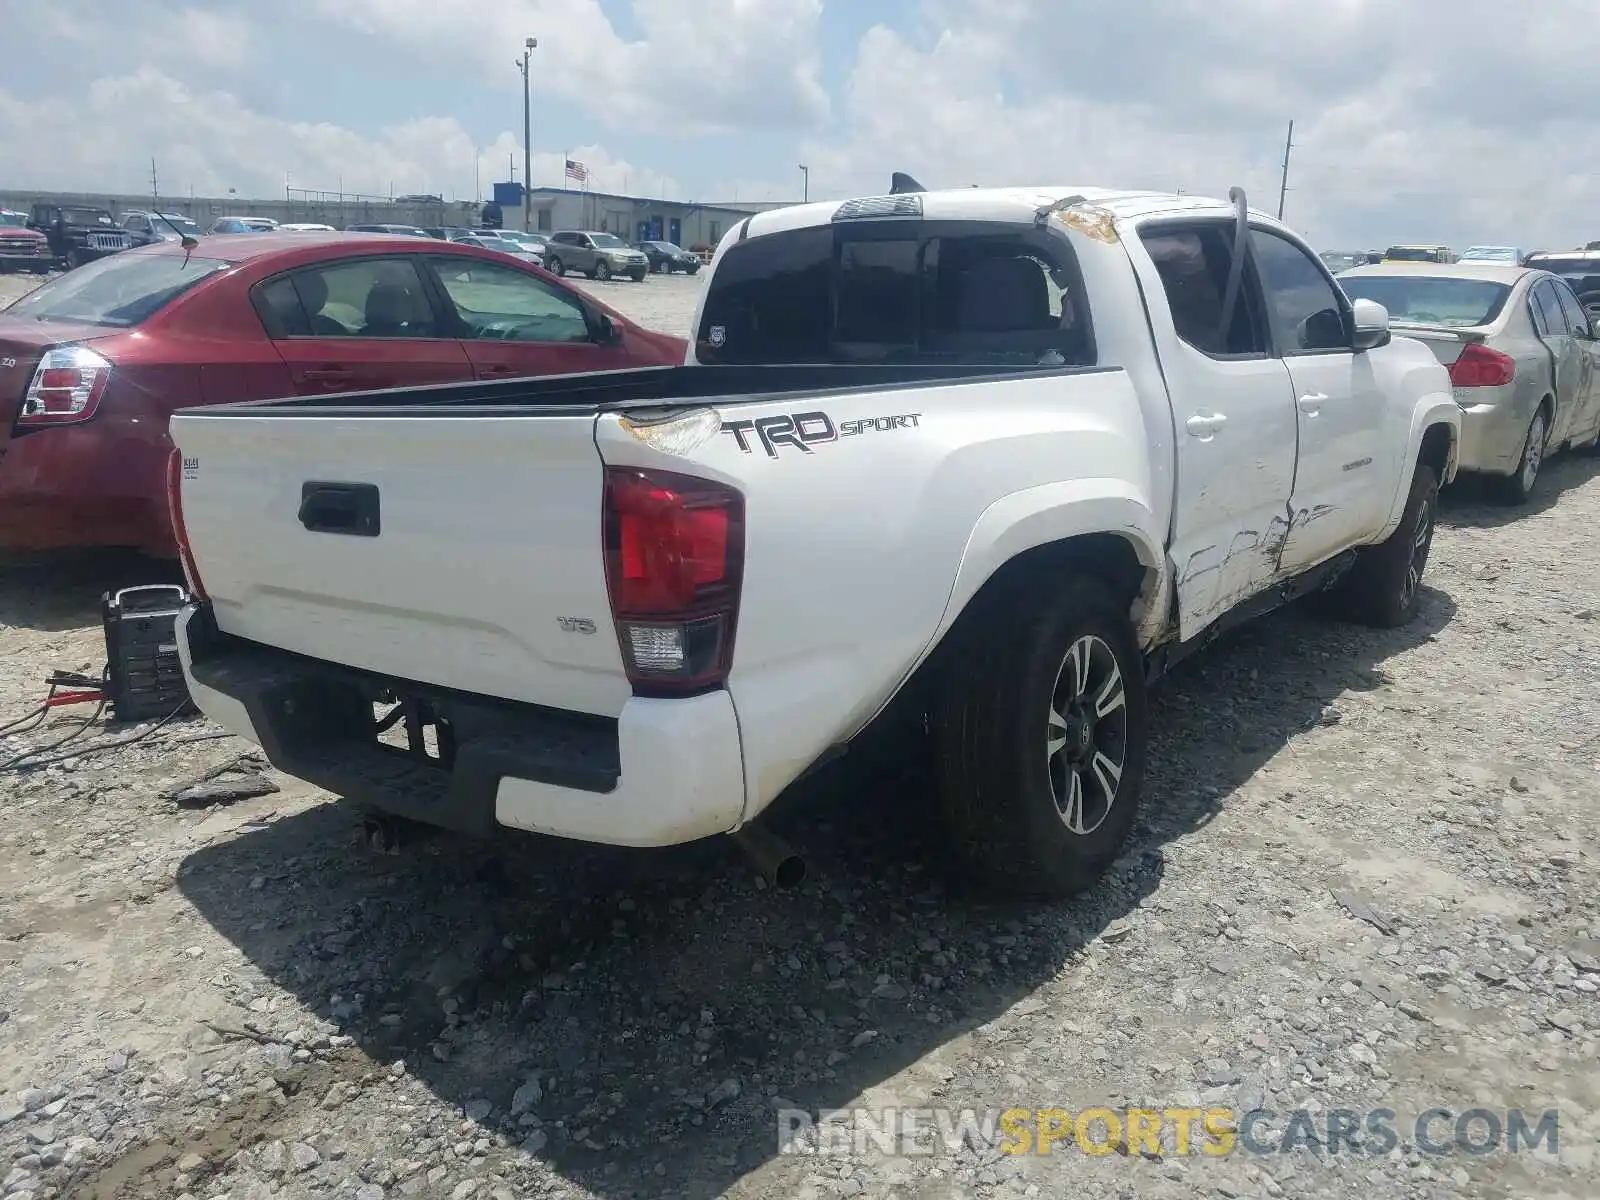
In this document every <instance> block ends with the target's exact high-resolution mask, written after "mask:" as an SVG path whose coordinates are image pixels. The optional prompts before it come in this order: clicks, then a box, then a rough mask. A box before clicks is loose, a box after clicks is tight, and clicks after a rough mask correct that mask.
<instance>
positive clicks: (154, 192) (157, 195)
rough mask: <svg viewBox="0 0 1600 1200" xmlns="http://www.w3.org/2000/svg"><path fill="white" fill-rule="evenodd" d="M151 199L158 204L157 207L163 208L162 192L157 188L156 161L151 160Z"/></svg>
mask: <svg viewBox="0 0 1600 1200" xmlns="http://www.w3.org/2000/svg"><path fill="white" fill-rule="evenodd" d="M150 199H152V200H154V201H155V202H156V207H157V208H160V207H161V192H160V190H159V189H158V188H157V187H156V160H155V159H153V158H152V159H151V160H150Z"/></svg>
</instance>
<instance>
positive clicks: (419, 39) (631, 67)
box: [309, 0, 828, 135]
mask: <svg viewBox="0 0 1600 1200" xmlns="http://www.w3.org/2000/svg"><path fill="white" fill-rule="evenodd" d="M309 3H311V4H312V6H313V10H314V11H315V12H316V14H317V15H318V16H320V17H321V18H322V19H324V20H327V21H331V22H336V23H341V24H346V25H349V26H352V27H354V28H357V29H360V30H362V31H364V32H366V33H369V34H372V35H375V36H380V37H383V38H386V39H388V40H390V41H392V42H395V43H398V44H401V45H404V46H408V47H410V48H412V49H414V50H425V51H426V52H427V53H428V54H429V55H430V56H431V58H432V59H433V61H435V62H438V63H443V64H453V65H462V64H471V65H472V66H474V67H481V68H484V69H487V70H488V71H490V72H491V74H490V75H489V76H488V78H491V79H493V78H497V77H500V76H503V77H504V79H505V83H506V86H507V87H508V88H509V87H511V86H514V85H517V81H518V79H519V78H520V76H518V75H517V74H516V73H515V71H514V69H513V66H512V59H513V57H514V55H515V52H516V50H517V48H519V47H520V46H521V45H522V42H523V39H524V38H525V37H527V36H530V35H531V36H536V37H537V38H538V40H539V46H538V49H536V50H535V51H534V56H533V63H532V71H531V78H532V82H533V85H534V87H535V88H537V89H539V90H540V91H544V92H550V93H554V94H557V95H562V96H565V97H568V98H571V99H575V100H578V101H580V102H582V103H583V104H585V105H586V106H588V107H589V108H590V109H591V111H592V112H593V113H594V114H595V115H596V116H597V117H599V118H600V119H601V120H603V121H605V122H606V123H607V124H609V125H610V126H611V127H613V128H618V129H626V128H630V127H634V126H636V125H637V124H638V123H639V122H641V121H647V122H650V123H652V125H653V124H656V123H666V124H668V125H669V126H670V128H671V129H672V131H673V132H674V133H676V134H679V135H683V134H690V133H693V134H703V133H709V132H718V131H728V130H733V129H744V130H748V129H784V128H793V127H799V126H803V125H809V124H813V123H815V122H817V121H819V120H821V119H823V118H824V117H826V115H827V113H828V97H827V93H826V92H825V91H824V89H823V87H822V84H821V83H820V81H819V79H818V75H819V71H820V59H819V55H818V51H817V24H818V19H819V17H820V16H821V13H822V0H634V3H633V16H634V20H635V21H636V23H637V24H638V26H639V29H640V32H641V36H640V37H639V38H637V39H634V40H629V39H626V38H624V37H623V36H622V35H621V34H620V33H619V32H618V31H617V29H616V27H615V26H614V25H613V24H612V22H611V20H610V19H609V18H608V17H607V16H606V15H605V13H604V12H603V11H602V9H601V7H600V4H599V0H510V2H508V3H502V4H495V5H492V6H489V7H487V8H484V9H482V10H479V11H476V12H474V13H472V14H471V16H470V17H464V16H463V14H462V12H461V11H460V10H459V9H457V8H454V7H452V6H450V5H447V4H440V3H438V0H309Z"/></svg>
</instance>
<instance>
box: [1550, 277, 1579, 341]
mask: <svg viewBox="0 0 1600 1200" xmlns="http://www.w3.org/2000/svg"><path fill="white" fill-rule="evenodd" d="M1550 287H1551V289H1552V290H1553V291H1554V292H1555V294H1556V299H1557V300H1559V301H1560V302H1561V311H1562V313H1563V314H1565V316H1566V327H1567V328H1568V329H1570V330H1571V331H1572V332H1573V333H1575V334H1578V335H1579V336H1580V337H1582V336H1586V335H1587V334H1588V332H1589V318H1588V317H1586V316H1585V315H1584V313H1583V305H1581V304H1579V303H1578V298H1577V297H1576V296H1574V295H1573V294H1572V289H1571V288H1569V287H1568V286H1567V285H1566V284H1564V283H1555V282H1552V283H1551V284H1550Z"/></svg>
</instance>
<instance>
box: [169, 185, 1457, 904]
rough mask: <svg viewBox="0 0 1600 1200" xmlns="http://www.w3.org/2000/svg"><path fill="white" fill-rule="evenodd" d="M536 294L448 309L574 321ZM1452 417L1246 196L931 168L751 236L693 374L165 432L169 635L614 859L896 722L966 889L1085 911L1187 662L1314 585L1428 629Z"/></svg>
mask: <svg viewBox="0 0 1600 1200" xmlns="http://www.w3.org/2000/svg"><path fill="white" fill-rule="evenodd" d="M404 255H405V250H404V248H403V247H394V248H390V247H382V248H380V247H376V246H375V247H374V256H375V257H384V256H395V257H404ZM536 300H537V298H536V297H529V296H523V295H512V294H501V293H499V292H497V291H495V290H494V289H485V290H484V292H483V295H482V300H481V303H482V305H483V307H484V309H485V311H484V312H482V313H472V314H462V316H463V317H464V318H465V323H466V325H467V327H468V328H469V329H482V330H483V331H485V333H484V336H496V337H505V338H517V339H521V338H528V339H538V338H541V337H571V336H572V328H571V323H570V322H563V321H555V322H551V321H548V320H546V319H544V315H543V313H544V310H541V309H540V307H539V304H538V303H536V302H535V301H536ZM419 302H420V303H424V304H428V303H432V304H439V303H442V300H441V299H440V297H439V296H437V295H430V296H427V297H421V298H419ZM552 303H554V301H552ZM551 311H553V310H551ZM480 318H481V319H480ZM587 318H588V330H587V336H588V337H590V338H592V339H596V340H600V341H609V340H614V339H615V338H617V337H619V336H626V335H625V334H622V333H619V332H618V331H617V330H616V329H615V328H614V327H612V326H611V324H610V323H609V322H608V321H607V320H606V319H605V318H604V317H603V316H602V315H601V314H600V313H599V312H598V310H596V311H595V312H592V313H589V314H587ZM1459 412H1460V410H1459V408H1458V407H1457V405H1456V402H1455V400H1454V397H1453V395H1452V392H1451V385H1450V380H1449V378H1448V376H1447V375H1446V373H1445V369H1444V368H1443V367H1441V366H1440V365H1439V363H1438V361H1437V359H1436V358H1435V357H1434V355H1433V353H1432V352H1431V351H1430V350H1429V349H1428V348H1427V347H1425V346H1423V345H1421V344H1420V343H1418V342H1414V341H1411V340H1408V339H1406V338H1402V337H1392V336H1391V335H1390V332H1389V328H1388V316H1387V314H1386V313H1385V311H1384V310H1383V309H1382V308H1381V307H1380V306H1378V305H1376V304H1373V303H1371V302H1365V301H1358V302H1356V303H1354V304H1352V303H1350V302H1349V301H1348V300H1347V298H1346V297H1345V295H1344V293H1343V292H1342V291H1341V290H1340V288H1339V286H1338V285H1337V284H1336V283H1335V282H1334V280H1333V279H1332V278H1331V277H1330V275H1329V274H1328V272H1327V270H1326V269H1325V268H1324V267H1323V265H1322V263H1321V261H1320V260H1319V259H1318V257H1317V255H1316V254H1315V253H1313V252H1312V251H1311V250H1310V249H1309V248H1308V247H1307V246H1306V245H1305V243H1304V242H1302V241H1301V240H1300V239H1299V238H1298V237H1297V236H1296V235H1295V234H1294V233H1293V232H1291V231H1290V230H1289V229H1287V228H1286V227H1284V226H1283V225H1281V224H1280V223H1278V222H1276V221H1274V220H1272V219H1271V218H1269V217H1267V216H1264V215H1262V214H1260V213H1257V212H1254V211H1252V210H1250V209H1249V208H1248V207H1247V206H1246V204H1245V202H1244V197H1243V196H1242V194H1240V193H1238V192H1237V191H1236V192H1234V193H1233V194H1232V201H1231V203H1230V202H1220V201H1214V200H1205V199H1201V198H1197V197H1193V196H1165V195H1157V194H1149V193H1130V192H1117V191H1108V190H1103V189H1087V188H1039V189H1007V190H989V189H965V190H961V191H948V192H937V191H935V192H928V191H922V190H920V189H919V188H917V186H916V185H915V183H914V181H907V180H905V179H904V177H901V178H900V181H899V183H898V184H897V187H896V190H894V191H893V192H891V194H889V195H887V196H881V197H873V198H867V199H859V200H852V201H848V202H845V203H837V202H830V203H818V204H809V205H801V206H798V207H793V208H786V209H779V210H775V211H771V212H765V213H761V214H758V215H756V216H753V217H750V218H749V219H747V220H745V221H744V222H743V223H742V224H740V225H738V226H737V227H736V228H734V229H733V230H731V231H730V232H729V233H728V235H727V236H726V237H725V238H723V240H722V244H721V245H720V246H719V248H718V250H717V253H716V257H715V258H714V259H713V261H712V264H711V271H710V278H709V280H708V283H707V286H706V289H705V292H704V294H703V297H702V300H701V303H700V308H699V311H698V312H697V313H696V315H695V328H694V330H693V334H692V340H691V348H690V351H689V361H688V362H687V363H686V364H685V365H683V366H681V367H670V368H651V369H643V370H629V371H618V372H610V373H603V374H583V375H569V376H559V377H548V378H541V379H516V380H498V381H493V382H490V381H484V382H479V383H466V384H449V385H442V386H428V387H415V388H403V389H397V390H392V391H382V392H368V393H359V394H345V395H330V396H320V395H319V396H303V397H297V398H291V399H285V400H276V401H267V402H261V403H251V404H240V405H231V406H221V407H215V408H205V409H198V410H191V411H188V412H184V413H181V414H179V415H178V416H177V417H176V419H175V420H174V421H173V423H172V436H173V439H174V441H175V442H176V446H177V448H176V450H175V452H174V455H173V467H172V477H171V483H172V493H173V516H174V522H175V525H176V529H177V533H178V537H179V542H180V545H181V548H182V554H183V558H184V560H185V567H186V570H187V572H188V575H189V583H190V590H191V592H192V594H193V605H192V607H191V608H190V609H189V611H188V612H187V614H186V616H185V617H184V619H183V622H182V624H181V631H182V636H181V639H180V643H181V644H180V652H181V656H182V659H183V664H184V668H185V670H186V671H187V673H188V680H189V685H190V688H191V691H192V693H193V696H194V699H195V700H196V701H197V702H198V704H199V706H200V708H201V709H203V710H204V711H205V712H206V713H207V714H208V715H209V716H211V717H212V718H213V719H215V720H216V721H218V722H220V723H221V724H222V725H224V726H225V727H227V728H228V729H230V730H232V731H234V732H235V733H237V734H239V735H240V736H242V737H245V738H248V739H250V740H252V741H254V742H257V743H259V744H260V745H261V746H262V747H263V748H264V750H265V751H266V753H267V755H268V757H269V758H270V759H271V761H272V762H273V763H274V764H275V765H276V766H278V767H279V768H281V769H282V770H284V771H286V772H288V773H290V774H293V775H296V776H299V777H301V778H303V779H306V780H309V781H311V782H312V783H314V784H316V785H318V786H320V787H322V788H325V789H327V790H328V791H330V792H333V793H335V794H337V795H340V796H343V797H347V798H349V799H351V800H353V801H355V802H357V803H359V804H362V805H367V806H373V807H376V808H377V809H379V810H380V811H382V812H385V813H388V814H393V815H396V816H400V817H406V818H412V819H415V820H418V821H422V822H427V823H431V824H434V825H439V826H446V827H451V828H456V829H460V830H467V831H473V832H478V833H487V832H490V831H494V830H498V829H503V828H510V829H517V830H528V831H532V832H536V833H541V834H549V835H555V836H558V837H563V838H572V839H578V840H580V841H589V842H602V843H612V844H619V845H630V846H662V845H669V844H673V843H681V842H687V841H690V840H693V839H698V838H704V837H707V836H710V835H715V834H723V833H729V832H735V831H739V830H741V829H744V828H746V827H747V826H749V823H751V822H753V821H755V820H756V818H757V817H759V816H760V814H761V813H762V812H763V810H765V809H766V808H767V807H768V806H769V805H770V804H771V803H772V802H773V800H774V799H775V798H776V797H777V796H778V795H779V794H780V793H782V792H783V791H784V790H785V789H786V788H787V787H789V785H790V784H792V783H793V782H794V781H795V780H796V779H797V778H799V777H800V776H801V775H802V774H803V773H805V772H806V771H807V769H808V768H810V767H812V766H813V765H814V764H817V763H819V762H821V761H823V760H825V759H827V758H829V757H831V756H832V755H834V754H836V753H837V752H838V751H839V750H841V749H842V748H844V747H845V746H847V745H848V744H849V743H850V742H851V741H852V740H854V739H857V738H859V737H861V736H862V735H863V734H864V733H866V732H867V731H868V729H869V727H871V726H872V725H873V723H874V721H875V720H877V719H879V718H884V717H885V714H886V713H893V712H896V711H898V707H897V706H894V705H892V704H891V702H893V701H895V700H896V698H897V697H899V698H901V699H902V700H903V701H904V702H906V703H915V704H917V705H922V706H925V707H923V708H922V710H921V712H922V713H923V714H924V715H925V718H926V719H925V722H923V724H922V727H923V728H925V729H926V731H927V732H928V736H929V737H930V738H931V739H932V743H933V745H932V747H931V753H932V761H933V762H934V763H935V765H936V772H937V779H938V784H937V786H938V797H937V798H938V805H939V808H940V809H941V811H942V813H943V815H944V817H945V819H946V821H947V824H948V829H949V832H950V835H951V838H952V840H953V843H954V845H955V847H956V848H957V849H959V850H960V851H961V852H962V853H963V855H964V857H965V860H966V861H967V862H968V863H970V865H971V867H972V868H973V869H974V870H975V871H976V872H977V873H978V874H980V875H981V876H984V877H988V878H991V879H993V880H995V881H997V882H999V883H1001V884H1003V885H1006V886H1007V887H1010V888H1014V889H1017V890H1021V891H1024V892H1028V893H1032V894H1040V895H1069V894H1073V893H1077V892H1080V891H1082V890H1083V889H1085V888H1086V887H1088V886H1089V885H1090V884H1092V883H1093V882H1094V880H1095V879H1096V877H1097V876H1098V875H1099V874H1100V873H1101V872H1102V871H1103V870H1104V869H1105V868H1106V867H1107V865H1108V864H1109V863H1110V862H1111V861H1112V860H1113V859H1114V858H1115V856H1116V855H1117V853H1118V849H1119V846H1120V845H1121V843H1122V842H1123V841H1124V840H1125V839H1126V837H1127V835H1128V832H1129V830H1130V828H1131V826H1132V822H1133V817H1134V808H1135V803H1136V801H1137V799H1138V794H1139V790H1140V781H1141V776H1142V774H1143V768H1144V759H1145V747H1146V744H1147V737H1148V729H1147V722H1148V712H1149V709H1148V707H1147V703H1146V692H1147V688H1148V687H1149V686H1150V683H1151V682H1152V681H1153V680H1155V679H1156V678H1157V677H1158V676H1159V675H1160V674H1161V673H1162V671H1163V670H1165V669H1166V668H1167V667H1168V666H1169V665H1170V664H1171V663H1172V662H1174V661H1175V660H1176V659H1178V658H1179V657H1181V656H1182V655H1184V654H1185V653H1187V652H1188V651H1190V650H1191V649H1193V648H1194V647H1196V646H1198V645H1200V644H1202V643H1204V642H1205V641H1207V640H1208V639H1209V638H1210V637H1211V636H1213V635H1215V634H1216V633H1218V632H1220V631H1221V630H1222V629H1224V628H1226V627H1228V626H1229V625H1231V624H1233V623H1235V622H1237V621H1239V620H1241V619H1243V618H1246V617H1248V616H1251V615H1254V614H1258V613H1261V612H1263V611H1265V610H1267V609H1270V608H1272V607H1274V606H1276V605H1279V604H1282V603H1285V602H1287V601H1290V600H1293V599H1294V598H1296V597H1298V596H1301V595H1304V594H1306V593H1309V592H1312V591H1319V592H1322V593H1324V594H1325V597H1326V599H1327V600H1328V601H1330V602H1331V603H1333V604H1335V605H1338V606H1342V608H1343V609H1344V610H1345V611H1346V612H1347V613H1348V615H1349V616H1350V617H1351V618H1353V619H1356V620H1360V621H1365V622H1369V623H1372V624H1375V625H1383V626H1392V625H1397V624H1399V623H1401V622H1404V621H1406V620H1408V619H1409V618H1410V617H1411V616H1412V615H1413V614H1414V613H1415V612H1416V611H1417V607H1418V595H1419V588H1420V580H1421V576H1422V572H1423V568H1424V566H1425V564H1426V562H1427V557H1428V548H1429V544H1430V539H1431V537H1432V534H1433V523H1434V511H1435V506H1436V498H1437V495H1438V489H1439V486H1440V485H1441V484H1442V483H1445V482H1448V481H1449V480H1450V479H1451V478H1452V476H1453V475H1454V474H1455V470H1456V446H1457V439H1458V431H1459V423H1460V417H1459ZM754 828H756V829H759V828H760V826H759V825H757V826H755V827H754Z"/></svg>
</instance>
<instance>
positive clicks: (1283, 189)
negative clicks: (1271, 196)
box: [1278, 121, 1294, 221]
mask: <svg viewBox="0 0 1600 1200" xmlns="http://www.w3.org/2000/svg"><path fill="white" fill-rule="evenodd" d="M1293 149H1294V122H1293V121H1290V122H1289V136H1288V137H1286V138H1284V139H1283V181H1282V182H1281V183H1280V184H1279V185H1278V220H1280V221H1281V220H1283V202H1284V200H1285V199H1286V198H1287V197H1288V195H1289V151H1291V150H1293Z"/></svg>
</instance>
